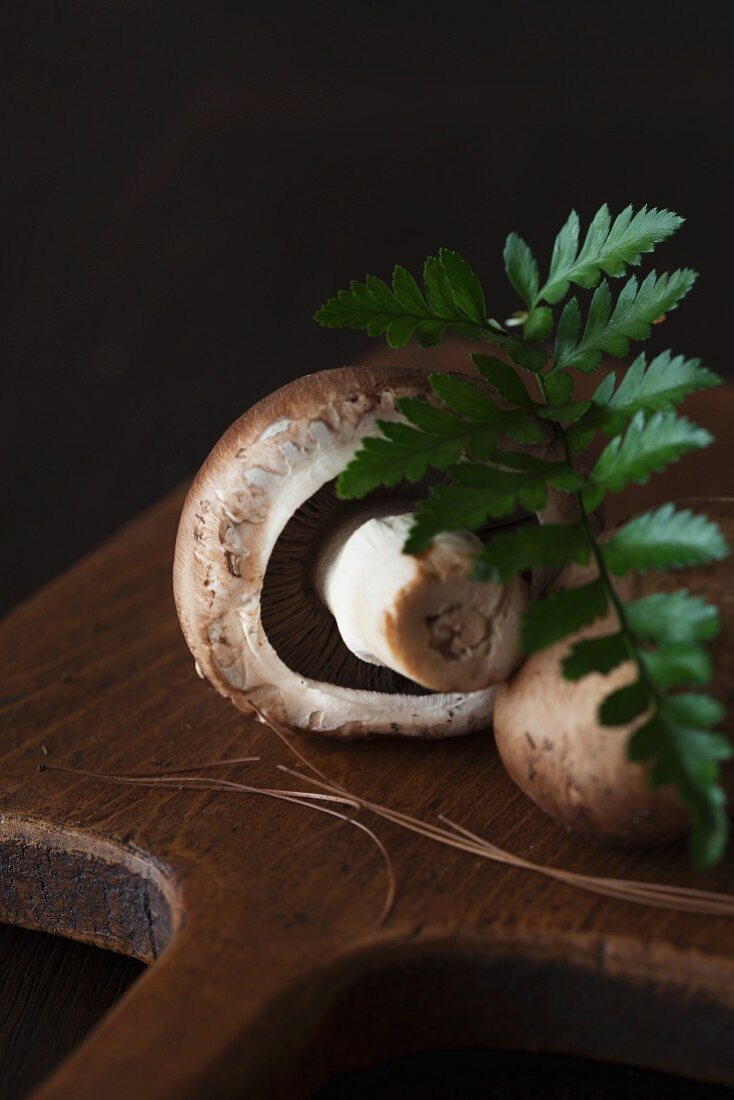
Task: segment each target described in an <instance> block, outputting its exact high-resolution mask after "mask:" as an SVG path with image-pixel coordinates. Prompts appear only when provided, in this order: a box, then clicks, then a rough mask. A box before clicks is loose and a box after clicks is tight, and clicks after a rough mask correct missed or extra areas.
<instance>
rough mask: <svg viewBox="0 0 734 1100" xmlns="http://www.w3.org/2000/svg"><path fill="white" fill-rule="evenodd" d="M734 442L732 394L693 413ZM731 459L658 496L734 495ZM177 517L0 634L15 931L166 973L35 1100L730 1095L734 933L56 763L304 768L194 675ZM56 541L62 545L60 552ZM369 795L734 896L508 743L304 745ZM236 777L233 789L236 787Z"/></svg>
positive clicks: (3, 852)
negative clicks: (176, 566)
mask: <svg viewBox="0 0 734 1100" xmlns="http://www.w3.org/2000/svg"><path fill="white" fill-rule="evenodd" d="M689 408H690V413H691V415H692V416H694V418H697V419H699V421H702V422H704V423H707V424H709V425H711V426H712V427H713V428H714V429H715V430H717V431H718V432H719V433H720V434H721V437H722V438H726V433H727V429H728V426H729V424H730V423H731V422H732V420H734V392H732V391H731V390H721V391H716V392H714V393H713V394H710V395H708V396H707V397H704V398H701V399H698V400H694V401H692V402H690V407H689ZM731 458H732V449H731V446H728V447H727V446H726V445H723V444H722V445H721V446H719V447H718V448H717V450H716V451H712V452H710V453H708V454H704V455H701V456H696V457H694V458H691V459H689V460H686V462H685V463H683V464H682V465H681V466H680V467H673V468H672V471H671V473H670V475H669V477H668V478H667V481H666V483H664V484H656V483H655V482H653V483H652V485H651V486H650V487H649V488H647V489H645V490H640V491H639V492H637V493H636V494H635V497H634V499H632V498H629V497H628V498H627V499H626V500H621V501H619V502H618V508H619V511H622V512H624V511H625V510H629V508H631V507H634V505H635V504H636V503H641V502H643V501H645V500H648V501H649V500H653V499H657V498H659V496H660V493H661V492H662V493H664V494H665V495H667V496H673V497H675V496H682V495H686V494H689V493H701V492H708V493H711V494H719V495H724V494H727V493H729V492H730V491H731V489H732V476H731ZM181 499H182V498H181V495H180V494H174V495H172V496H171V497H169V498H168V499H166V500H165V501H163V502H162V503H161V504H160V505H159V506H158V507H156V508H155V509H153V510H152V511H151V512H149V513H147V514H146V515H144V516H142V517H141V518H140V519H138V520H136V521H135V522H134V523H132V524H130V525H129V526H127V527H126V528H124V529H123V530H122V531H121V532H120V533H119V534H118V535H117V536H116V537H115V538H114V539H113V540H112V541H111V542H109V543H107V544H106V545H105V546H103V547H102V548H101V549H100V550H98V551H97V552H96V553H94V554H93V555H91V556H90V557H88V558H86V559H84V560H83V561H81V562H80V563H79V564H78V565H77V566H75V567H74V568H73V569H72V570H70V571H69V572H68V573H67V574H65V575H64V576H63V577H61V578H60V579H58V580H57V581H55V582H54V583H53V584H51V585H50V586H48V587H47V588H46V589H44V590H43V591H41V592H40V593H39V594H38V595H37V596H36V597H35V598H34V599H32V600H31V601H29V602H28V603H26V604H25V605H24V606H22V607H20V608H19V609H17V610H16V611H15V612H14V613H13V614H11V615H10V616H9V617H8V618H7V619H6V620H5V621H4V623H3V624H2V626H0V659H1V660H2V668H3V680H2V708H1V710H0V746H1V751H2V761H1V763H0V865H1V867H0V870H1V873H0V919H2V920H5V921H9V922H12V923H16V924H18V925H23V926H25V927H28V928H38V929H43V930H47V931H50V932H54V933H58V934H60V935H64V936H70V937H73V938H76V939H79V940H85V941H88V942H91V943H96V944H100V945H103V946H105V947H108V948H112V949H113V950H116V951H119V952H122V953H126V954H129V955H134V956H136V957H138V958H140V959H143V960H146V961H148V962H153V961H154V960H155V963H154V965H153V966H152V967H151V968H150V969H149V970H148V971H147V972H146V973H145V975H144V976H143V977H142V978H141V979H140V980H139V981H138V982H137V983H136V984H135V985H134V986H133V987H132V988H131V990H130V991H129V992H128V993H127V994H126V995H125V996H124V997H123V998H122V1000H121V1001H120V1002H118V1004H117V1005H116V1007H115V1008H114V1009H113V1010H112V1011H111V1012H110V1014H109V1015H108V1016H107V1017H106V1018H105V1019H104V1020H103V1022H102V1023H101V1025H100V1026H98V1027H97V1028H96V1030H95V1031H94V1032H93V1033H92V1034H91V1035H90V1037H89V1038H88V1039H87V1040H86V1042H85V1043H84V1044H83V1045H82V1046H81V1047H80V1048H79V1049H78V1050H77V1052H76V1053H75V1054H74V1055H73V1056H72V1057H71V1058H70V1059H69V1060H68V1061H67V1062H66V1063H65V1064H64V1065H63V1066H62V1067H61V1068H60V1069H59V1070H58V1071H57V1072H56V1073H54V1074H53V1076H52V1078H51V1079H50V1080H49V1081H48V1082H46V1084H45V1086H43V1087H42V1088H41V1090H40V1092H39V1093H38V1096H42V1097H44V1098H46V1100H51V1098H62V1097H74V1100H85V1098H90V1100H91V1098H95V1100H97V1098H98V1097H100V1096H105V1097H106V1098H107V1100H114V1098H117V1097H120V1098H123V1097H124V1098H129V1097H130V1096H135V1095H144V1096H145V1097H146V1098H148V1100H158V1098H163V1097H167V1098H168V1097H170V1098H173V1097H176V1098H177V1100H180V1098H185V1097H196V1096H201V1095H204V1094H206V1095H210V1096H230V1095H232V1096H235V1095H237V1096H239V1095H248V1096H257V1097H265V1096H284V1097H300V1096H304V1097H305V1096H308V1095H310V1094H311V1092H312V1090H313V1089H314V1088H315V1087H316V1086H317V1085H319V1084H320V1083H322V1082H323V1081H325V1080H326V1079H327V1078H328V1077H329V1076H330V1075H331V1074H333V1073H334V1072H335V1071H336V1070H338V1069H340V1068H343V1067H347V1066H353V1065H358V1064H364V1063H366V1062H369V1061H373V1060H376V1059H377V1058H387V1057H390V1056H392V1055H395V1054H398V1053H402V1052H408V1051H415V1050H421V1049H428V1048H430V1047H432V1046H439V1045H440V1046H443V1047H447V1046H453V1045H472V1044H486V1045H494V1046H499V1047H506V1048H510V1049H523V1050H551V1051H565V1052H570V1053H576V1054H584V1055H589V1056H591V1057H594V1058H599V1059H604V1060H610V1061H622V1062H627V1063H631V1064H638V1065H641V1066H647V1067H652V1068H658V1069H663V1070H666V1071H668V1072H672V1073H679V1074H683V1075H690V1076H692V1077H695V1078H699V1079H701V1080H708V1081H717V1082H722V1083H726V1084H729V1085H732V1084H734V1045H732V1043H731V1038H730V1035H731V1029H732V1026H733V1025H734V926H732V924H731V923H730V922H727V921H724V920H722V919H720V918H715V919H714V918H707V917H697V916H690V915H680V914H672V913H668V912H663V911H660V910H652V909H644V908H640V907H636V906H633V905H631V904H625V903H621V902H616V901H611V900H606V899H601V898H599V897H596V896H593V895H590V894H587V893H582V892H579V891H578V890H575V889H572V888H570V887H568V886H565V885H563V884H561V883H557V882H551V881H549V880H547V879H545V878H543V877H541V876H539V875H537V874H533V873H529V872H525V871H518V870H514V869H510V868H505V867H501V866H498V865H495V864H491V863H488V862H483V861H481V860H479V859H477V858H474V857H473V856H469V855H466V854H463V853H460V852H454V851H451V850H449V849H447V848H444V847H441V846H438V845H436V844H433V843H432V842H430V841H428V840H424V839H422V838H419V837H415V836H413V835H411V834H409V833H407V832H404V831H401V830H399V829H397V828H395V827H393V826H388V825H385V824H383V823H380V822H372V821H371V822H370V824H373V825H374V826H375V828H376V830H377V832H378V833H379V835H380V836H381V838H382V839H383V840H384V842H385V844H386V845H387V846H388V848H389V850H390V853H391V856H392V859H393V862H394V864H395V869H396V873H397V877H398V884H399V892H398V898H397V904H396V907H395V909H394V912H393V914H392V916H391V918H390V920H389V921H388V922H387V924H386V925H385V926H384V927H382V928H377V927H376V926H375V919H376V917H377V914H378V913H379V910H380V908H381V905H382V901H383V896H384V886H385V878H384V868H383V865H382V863H381V861H380V858H379V855H378V854H377V852H376V850H375V848H374V847H373V846H372V845H371V844H370V842H369V841H368V839H367V838H366V837H365V836H364V835H363V834H361V833H360V832H359V831H358V830H357V829H355V828H352V827H350V826H349V825H347V824H344V823H342V822H340V821H337V820H334V819H331V818H327V817H325V816H322V815H319V814H316V813H314V812H313V811H311V810H309V809H306V808H302V807H299V806H293V805H287V804H284V803H282V802H275V801H272V800H269V799H267V798H264V797H261V796H256V795H245V794H234V793H232V794H229V793H227V794H225V793H212V792H192V791H189V790H178V789H174V790H170V791H169V790H160V789H156V790H140V789H134V788H129V787H121V786H112V785H110V784H108V783H104V782H101V781H99V780H93V779H88V778H83V777H79V776H71V775H65V774H61V773H57V772H52V771H50V770H47V771H45V772H42V773H39V772H38V771H37V770H36V768H37V764H38V763H39V762H46V763H49V764H50V763H55V764H65V765H69V766H73V767H77V768H86V769H96V770H106V771H133V770H135V771H145V770H148V769H151V768H155V767H156V766H158V764H159V763H161V764H166V765H177V766H187V765H193V764H196V763H200V762H203V761H208V760H213V759H223V758H228V757H232V756H243V755H259V756H260V757H261V760H260V762H259V763H257V764H252V765H249V766H248V767H247V769H244V768H240V769H233V771H232V773H231V774H232V777H238V778H240V779H242V780H243V781H251V782H253V783H258V784H261V785H268V784H273V785H276V786H291V785H292V783H293V782H294V781H293V780H292V779H290V778H289V777H287V776H284V775H283V774H282V773H278V772H277V771H276V770H275V765H276V764H277V763H278V762H283V763H288V764H291V763H293V761H292V759H291V758H290V757H289V755H288V752H287V750H286V749H285V748H284V747H283V746H282V745H281V744H280V743H279V741H278V740H277V739H276V737H275V736H274V735H273V734H272V733H271V732H270V731H269V730H267V729H266V728H263V727H262V726H260V725H258V724H257V723H255V722H253V721H248V720H245V719H244V718H243V717H242V716H241V715H240V714H239V713H237V712H236V711H235V710H234V709H233V708H232V707H231V706H229V705H228V704H227V703H225V702H224V701H223V700H221V699H220V698H219V697H218V696H217V695H216V694H215V693H214V692H213V691H212V690H211V689H209V688H208V686H207V685H206V684H204V683H202V682H201V681H200V680H198V679H197V677H196V676H195V675H194V671H193V666H192V661H191V658H190V655H189V653H188V651H187V649H186V647H185V645H184V642H183V640H182V638H181V635H180V632H179V628H178V623H177V621H176V617H175V613H174V609H173V604H172V598H171V590H170V567H171V557H172V549H173V539H174V534H175V528H176V521H177V517H178V511H179V508H180V504H181ZM42 537H45V538H53V532H52V531H43V532H42ZM300 744H301V745H302V746H303V747H305V749H306V751H307V753H308V755H309V756H310V757H311V758H312V759H313V760H314V762H315V763H317V764H318V766H319V767H321V768H322V769H323V770H324V771H325V772H327V773H328V774H329V775H330V776H333V777H334V778H336V779H338V780H340V781H342V782H343V783H344V784H345V785H346V786H348V787H350V788H351V789H353V790H355V791H357V792H358V793H360V794H361V795H364V796H370V797H373V798H375V799H377V800H379V801H381V802H383V803H386V804H388V805H390V806H392V807H394V808H396V809H400V810H403V811H406V812H409V813H412V814H416V815H418V816H420V817H422V818H423V819H424V820H429V821H435V820H436V817H437V815H438V814H439V813H445V814H447V815H449V816H450V817H453V818H454V819H456V820H458V821H460V822H462V823H463V824H465V825H467V826H468V827H470V828H472V829H474V830H476V831H478V832H481V833H482V834H483V835H485V836H487V837H489V838H491V839H492V840H493V841H494V842H495V843H497V844H498V845H500V846H502V847H504V848H506V849H508V850H510V851H512V852H515V853H517V854H518V855H521V856H524V857H527V858H529V859H532V860H535V861H538V862H540V863H553V864H556V865H559V866H562V867H565V868H573V869H575V870H580V871H584V872H588V873H595V874H603V875H616V876H622V877H631V878H634V877H640V878H645V879H655V880H658V881H666V882H674V883H678V884H684V885H686V884H689V885H693V884H696V885H704V886H706V887H707V888H709V889H719V890H727V891H729V892H731V891H734V855H730V856H729V857H727V859H726V861H725V863H724V864H723V866H721V867H720V868H719V869H717V871H716V872H713V873H711V874H709V875H707V876H705V879H702V878H700V877H698V878H697V877H696V876H694V875H692V873H691V872H690V871H689V869H688V866H687V861H686V855H685V852H684V850H683V847H682V846H671V847H667V848H663V849H657V850H648V851H641V852H629V851H627V852H619V851H609V850H603V849H600V848H597V847H592V846H590V845H588V844H586V843H584V842H582V841H580V840H578V839H576V838H574V837H571V836H568V835H567V834H566V833H565V832H564V831H563V830H562V829H561V828H560V827H558V826H556V825H555V824H553V823H552V822H550V821H549V820H548V819H547V818H545V817H544V816H543V815H542V814H541V813H540V811H539V810H537V809H536V807H535V806H533V805H532V804H531V803H530V802H529V801H528V800H527V799H526V798H525V797H524V796H523V795H522V794H521V793H520V792H519V791H518V790H517V789H516V788H515V787H514V786H513V784H512V782H511V781H510V780H509V778H508V777H507V775H506V774H505V772H504V771H503V769H502V767H501V765H500V763H499V761H498V759H497V756H496V753H495V750H494V747H493V744H492V739H491V736H490V735H489V733H487V735H483V736H475V737H472V738H467V739H463V740H455V741H447V742H444V743H436V744H430V745H429V744H409V743H398V742H382V743H356V744H348V745H345V744H339V743H330V742H328V741H322V740H315V739H307V740H306V741H304V740H301V742H300ZM226 774H229V773H226Z"/></svg>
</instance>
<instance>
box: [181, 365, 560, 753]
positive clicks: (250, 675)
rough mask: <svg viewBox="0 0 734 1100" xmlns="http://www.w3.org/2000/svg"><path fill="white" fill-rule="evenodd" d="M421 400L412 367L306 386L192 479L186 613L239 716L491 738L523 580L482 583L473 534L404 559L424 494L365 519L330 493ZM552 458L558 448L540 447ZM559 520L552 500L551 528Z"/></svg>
mask: <svg viewBox="0 0 734 1100" xmlns="http://www.w3.org/2000/svg"><path fill="white" fill-rule="evenodd" d="M416 394H417V395H425V396H428V395H429V386H428V380H427V376H426V375H425V374H424V373H423V372H421V371H416V370H410V369H405V368H396V367H391V368H383V369H380V368H357V367H352V368H342V369H339V370H333V371H324V372H322V373H321V374H315V375H311V376H307V377H304V378H300V379H298V380H297V381H295V382H293V383H291V384H290V385H288V386H285V387H284V388H283V389H281V390H279V391H278V392H276V393H274V394H271V395H270V396H269V397H267V398H265V399H264V400H263V401H261V402H260V403H259V404H258V405H256V406H255V407H254V408H252V409H250V410H249V412H247V413H245V414H244V416H242V417H240V419H239V420H238V421H236V423H235V424H233V425H232V427H231V428H230V429H229V431H228V432H226V433H225V435H224V436H223V437H222V439H221V440H220V441H219V443H218V444H217V445H216V447H215V448H214V450H213V451H212V453H211V454H210V456H209V458H208V459H207V460H206V462H205V463H204V465H203V467H202V469H201V470H200V472H199V474H198V475H197V477H196V479H195V481H194V483H193V485H192V487H191V490H190V492H189V494H188V497H187V500H186V503H185V505H184V509H183V513H182V516H181V522H180V525H179V533H178V539H177V544H176V559H175V566H174V587H175V594H176V603H177V607H178V611H179V617H180V619H181V624H182V627H183V630H184V634H185V636H186V640H187V642H188V644H189V648H190V649H191V651H192V653H193V655H194V657H195V659H196V662H197V667H198V669H199V671H200V673H201V674H202V675H203V676H206V678H207V679H208V680H209V681H210V682H211V683H212V684H213V685H214V686H215V687H216V688H217V690H218V691H219V692H220V693H221V694H223V695H225V696H226V697H227V698H229V699H231V700H232V701H233V702H234V703H235V705H236V706H238V707H239V708H240V709H241V710H243V711H246V712H252V711H253V710H255V711H256V712H259V713H260V714H261V715H264V716H267V717H270V718H271V719H273V720H277V721H280V722H281V723H283V724H284V725H287V726H288V727H290V728H295V729H302V730H317V731H319V732H323V733H330V734H335V735H339V736H343V737H355V736H370V735H375V734H407V735H416V736H424V737H440V736H448V735H452V734H459V733H466V732H469V731H470V730H473V729H477V728H480V727H482V726H485V725H486V724H487V721H488V719H489V716H490V711H491V700H492V691H491V688H490V687H489V685H492V684H493V683H496V682H498V680H499V679H502V678H504V677H505V676H507V675H509V673H510V672H511V671H512V668H513V667H514V666H515V665H516V663H517V662H518V660H519V647H518V621H519V616H520V613H521V611H522V609H523V608H524V606H525V602H526V599H527V583H526V581H525V580H524V579H523V578H518V579H516V580H515V581H513V582H511V583H510V584H509V585H506V586H494V585H489V584H479V583H477V582H474V581H472V580H471V579H470V575H469V574H470V566H471V558H472V556H473V553H474V549H475V547H476V539H475V536H472V535H469V534H467V533H458V534H447V535H444V536H441V537H439V538H437V539H436V540H434V543H433V544H432V546H431V548H430V549H429V550H428V551H426V552H425V553H423V554H421V555H419V556H417V557H412V556H410V555H406V554H404V553H403V552H402V545H403V542H404V537H405V534H406V531H407V528H408V526H409V524H410V511H411V509H412V507H413V506H414V500H415V494H416V492H417V491H418V490H417V489H416V487H415V486H407V487H401V488H400V489H397V490H391V491H390V492H389V493H375V494H373V495H372V496H371V498H370V499H369V500H367V501H365V502H362V503H361V504H360V505H359V506H355V505H351V504H345V503H344V502H341V501H339V500H337V498H336V495H335V493H334V489H333V483H334V479H335V478H336V477H337V475H338V474H339V473H340V472H341V470H343V469H344V467H345V466H346V465H347V463H348V461H349V460H350V458H351V457H352V456H353V454H354V453H355V451H356V450H357V449H358V447H359V445H360V443H361V440H362V439H363V438H364V436H366V435H369V434H376V433H377V431H378V428H377V426H376V420H378V419H381V420H391V419H396V418H398V417H399V413H398V412H397V409H396V400H397V399H398V398H399V397H401V396H408V395H416ZM507 445H511V444H507ZM552 448H553V443H552V437H551V436H550V433H549V436H548V444H547V446H541V447H540V448H535V450H536V452H537V453H540V454H547V455H549V456H550V455H551V453H552ZM419 488H420V487H419ZM564 506H565V505H564V501H563V498H561V497H559V496H554V497H553V498H552V499H549V502H548V505H547V507H546V509H545V510H544V512H543V513H541V514H540V515H539V519H540V521H541V522H543V521H547V520H556V521H558V520H559V519H562V518H563V515H564V513H563V509H564ZM427 689H428V690H427Z"/></svg>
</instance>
